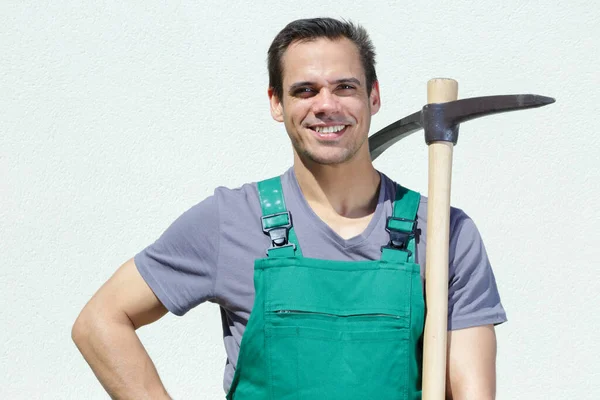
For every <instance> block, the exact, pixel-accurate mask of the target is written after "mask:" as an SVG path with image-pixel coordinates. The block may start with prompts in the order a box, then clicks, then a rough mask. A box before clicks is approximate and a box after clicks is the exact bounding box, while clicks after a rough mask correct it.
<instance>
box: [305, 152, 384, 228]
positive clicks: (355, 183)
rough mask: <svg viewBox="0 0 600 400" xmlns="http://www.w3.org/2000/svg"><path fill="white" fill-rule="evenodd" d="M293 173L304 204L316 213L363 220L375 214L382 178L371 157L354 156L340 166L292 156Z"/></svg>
mask: <svg viewBox="0 0 600 400" xmlns="http://www.w3.org/2000/svg"><path fill="white" fill-rule="evenodd" d="M294 172H295V174H296V178H297V179H298V184H299V186H300V189H301V190H302V193H303V194H304V197H305V198H306V201H307V202H308V204H309V205H310V206H311V207H312V208H313V210H314V211H315V212H316V213H317V214H322V213H323V212H325V213H326V214H329V213H335V214H337V215H339V216H340V217H345V218H363V217H367V216H369V215H371V214H372V213H373V212H374V211H375V208H376V206H377V200H378V195H379V185H380V183H381V177H380V175H379V173H378V172H377V171H376V170H375V168H374V167H373V164H372V163H371V159H370V157H365V156H362V157H361V156H360V155H358V154H357V157H355V158H353V159H352V160H350V161H348V162H346V163H344V164H343V165H320V164H316V163H314V162H310V161H305V160H302V159H300V157H299V156H298V155H295V157H294Z"/></svg>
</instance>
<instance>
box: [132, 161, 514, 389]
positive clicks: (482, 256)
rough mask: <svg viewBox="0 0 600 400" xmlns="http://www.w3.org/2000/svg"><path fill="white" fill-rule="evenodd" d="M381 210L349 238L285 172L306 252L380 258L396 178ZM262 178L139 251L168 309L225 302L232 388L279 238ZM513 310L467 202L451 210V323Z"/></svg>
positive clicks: (139, 262)
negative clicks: (266, 227)
mask: <svg viewBox="0 0 600 400" xmlns="http://www.w3.org/2000/svg"><path fill="white" fill-rule="evenodd" d="M381 178H382V179H381V187H380V193H379V199H378V203H377V208H376V210H375V213H374V215H373V218H372V219H371V221H370V223H369V225H368V226H367V228H366V229H365V231H364V232H363V233H362V234H360V235H358V236H356V237H353V238H351V239H348V240H346V239H343V238H342V237H340V236H339V235H338V234H336V233H335V232H334V231H333V230H332V229H331V228H330V227H329V226H328V225H327V224H325V223H324V222H323V221H322V220H321V219H320V218H319V217H318V216H317V215H316V214H315V213H314V212H313V211H312V209H311V208H310V206H309V205H308V203H307V202H306V200H305V198H304V196H303V195H302V191H301V190H300V187H299V185H298V181H297V180H296V176H295V174H294V171H293V169H292V168H290V169H289V170H288V171H287V172H285V173H284V174H283V175H282V177H281V184H282V189H283V193H284V196H285V202H286V206H287V208H288V211H290V213H291V214H292V218H293V221H294V230H295V231H296V235H297V238H298V242H299V244H300V248H301V249H302V253H303V255H304V256H305V257H311V258H321V259H330V260H345V261H358V260H374V259H379V258H380V257H381V246H382V245H385V244H387V243H388V241H389V235H388V233H387V232H386V230H385V223H386V217H388V216H391V215H392V204H393V200H394V198H395V192H396V183H395V182H393V181H392V180H391V179H389V178H388V177H387V176H385V175H384V174H381ZM417 214H418V215H417V226H418V231H419V232H418V235H417V249H416V261H417V262H418V263H419V264H420V265H421V278H422V279H423V280H424V278H425V271H424V269H425V268H424V266H425V245H426V243H427V238H426V232H427V199H426V198H425V197H423V196H422V197H421V202H420V204H419V209H418V213H417ZM260 216H261V208H260V203H259V199H258V191H257V186H256V183H251V184H246V185H243V186H242V187H240V188H237V189H227V188H222V187H220V188H217V189H216V190H215V193H214V195H213V196H210V197H208V198H207V199H205V200H204V201H202V202H200V203H199V204H197V205H195V206H193V207H192V208H191V209H190V210H188V211H186V212H185V213H184V214H183V215H181V217H179V218H178V219H177V220H176V221H175V222H173V224H172V225H171V226H170V227H169V228H168V229H167V230H166V231H165V232H164V233H163V234H162V235H161V236H160V238H159V239H158V240H157V241H156V242H155V243H153V244H151V245H150V246H148V247H147V248H146V249H144V250H142V251H141V252H140V253H138V254H137V255H136V256H135V264H136V266H137V268H138V269H139V271H140V273H141V275H142V276H143V278H144V279H145V280H146V282H147V283H148V285H149V286H150V287H151V288H152V290H153V291H154V293H155V294H156V296H157V297H158V298H159V300H160V301H161V302H162V303H163V304H164V305H165V307H166V308H167V309H168V310H169V311H170V312H172V313H173V314H176V315H183V314H185V313H186V312H187V311H189V310H190V309H192V308H193V307H195V306H197V305H198V304H200V303H203V302H205V301H209V302H212V303H216V304H218V305H219V306H220V307H221V316H222V320H223V337H224V343H225V350H226V353H227V363H226V366H225V376H224V382H223V386H224V389H225V391H226V392H227V391H228V390H229V386H230V385H231V381H232V379H233V374H234V371H235V367H236V364H237V359H238V354H239V349H240V343H241V339H242V334H243V333H244V329H245V327H246V323H247V322H248V318H249V316H250V311H251V309H252V305H253V303H254V282H253V275H254V260H255V259H257V258H263V257H265V250H266V249H267V248H268V247H269V245H270V240H269V237H268V236H267V235H265V234H264V233H263V231H262V227H261V221H260ZM504 321H506V315H505V312H504V309H503V307H502V304H501V302H500V296H499V294H498V290H497V287H496V281H495V278H494V274H493V272H492V269H491V266H490V263H489V260H488V257H487V254H486V251H485V248H484V245H483V242H482V240H481V237H480V235H479V232H478V231H477V228H476V227H475V224H474V223H473V221H472V220H471V219H470V218H469V217H468V216H467V215H466V214H465V213H464V212H463V211H461V210H459V209H457V208H452V210H451V213H450V254H449V279H448V329H450V330H453V329H461V328H467V327H472V326H479V325H486V324H499V323H502V322H504Z"/></svg>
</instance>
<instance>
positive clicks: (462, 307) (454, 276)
mask: <svg viewBox="0 0 600 400" xmlns="http://www.w3.org/2000/svg"><path fill="white" fill-rule="evenodd" d="M454 211H456V213H455V215H454V217H455V218H453V219H454V221H452V229H451V236H450V259H449V263H450V271H449V276H448V278H449V286H448V329H449V330H456V329H463V328H469V327H473V326H481V325H488V324H493V325H497V324H501V323H503V322H505V321H506V313H505V311H504V308H503V307H502V303H501V301H500V294H499V293H498V287H497V285H496V279H495V277H494V273H493V271H492V267H491V265H490V262H489V259H488V255H487V252H486V250H485V246H484V244H483V240H482V238H481V235H480V234H479V231H478V229H477V227H476V226H475V223H474V222H473V220H472V219H471V218H469V217H468V216H467V215H466V214H465V213H464V212H462V211H460V210H454Z"/></svg>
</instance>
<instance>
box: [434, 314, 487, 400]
mask: <svg viewBox="0 0 600 400" xmlns="http://www.w3.org/2000/svg"><path fill="white" fill-rule="evenodd" d="M447 368H448V370H447V382H446V398H447V399H450V400H493V399H495V398H496V333H495V331H494V326H493V325H485V326H478V327H474V328H467V329H460V330H456V331H450V332H448V365H447Z"/></svg>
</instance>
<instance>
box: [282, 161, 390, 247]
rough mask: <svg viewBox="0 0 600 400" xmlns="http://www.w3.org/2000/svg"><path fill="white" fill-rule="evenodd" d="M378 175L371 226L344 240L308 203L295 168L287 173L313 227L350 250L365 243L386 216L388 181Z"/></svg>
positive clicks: (381, 175)
mask: <svg viewBox="0 0 600 400" xmlns="http://www.w3.org/2000/svg"><path fill="white" fill-rule="evenodd" d="M377 173H378V174H379V177H380V183H379V196H378V198H377V206H376V208H375V212H374V213H373V217H372V218H371V220H370V221H369V224H368V225H367V227H366V228H365V229H364V231H362V232H361V233H360V234H358V235H356V236H354V237H351V238H349V239H344V238H343V237H341V236H340V235H339V234H338V233H337V232H336V231H334V230H333V229H331V227H330V226H329V225H327V224H326V223H325V221H323V220H322V219H321V218H320V217H319V216H318V215H317V214H316V213H315V212H314V211H313V209H312V208H311V207H310V205H309V204H308V202H307V201H306V198H305V197H304V193H302V189H300V185H299V184H298V179H297V177H296V173H295V172H294V168H293V167H292V168H290V169H289V170H288V171H287V172H286V175H287V178H288V179H287V181H288V183H289V185H288V187H289V188H290V189H291V190H292V191H293V192H294V193H293V194H294V196H295V197H296V198H297V199H299V201H298V205H299V206H300V207H301V208H302V209H303V211H304V215H308V216H309V217H310V219H311V221H310V222H311V225H313V226H314V227H315V228H316V229H319V230H321V231H322V232H324V233H325V234H326V235H327V236H328V237H329V238H330V239H331V240H333V241H334V242H336V243H337V244H338V245H340V246H341V247H343V248H350V247H353V246H357V245H360V244H361V243H363V242H364V241H365V240H366V239H367V238H368V237H369V236H370V235H371V233H372V232H373V230H374V229H375V227H376V226H377V224H378V222H379V220H380V219H381V216H382V215H383V214H384V201H385V190H386V187H385V185H386V179H385V177H384V176H383V174H382V173H381V172H379V171H377Z"/></svg>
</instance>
